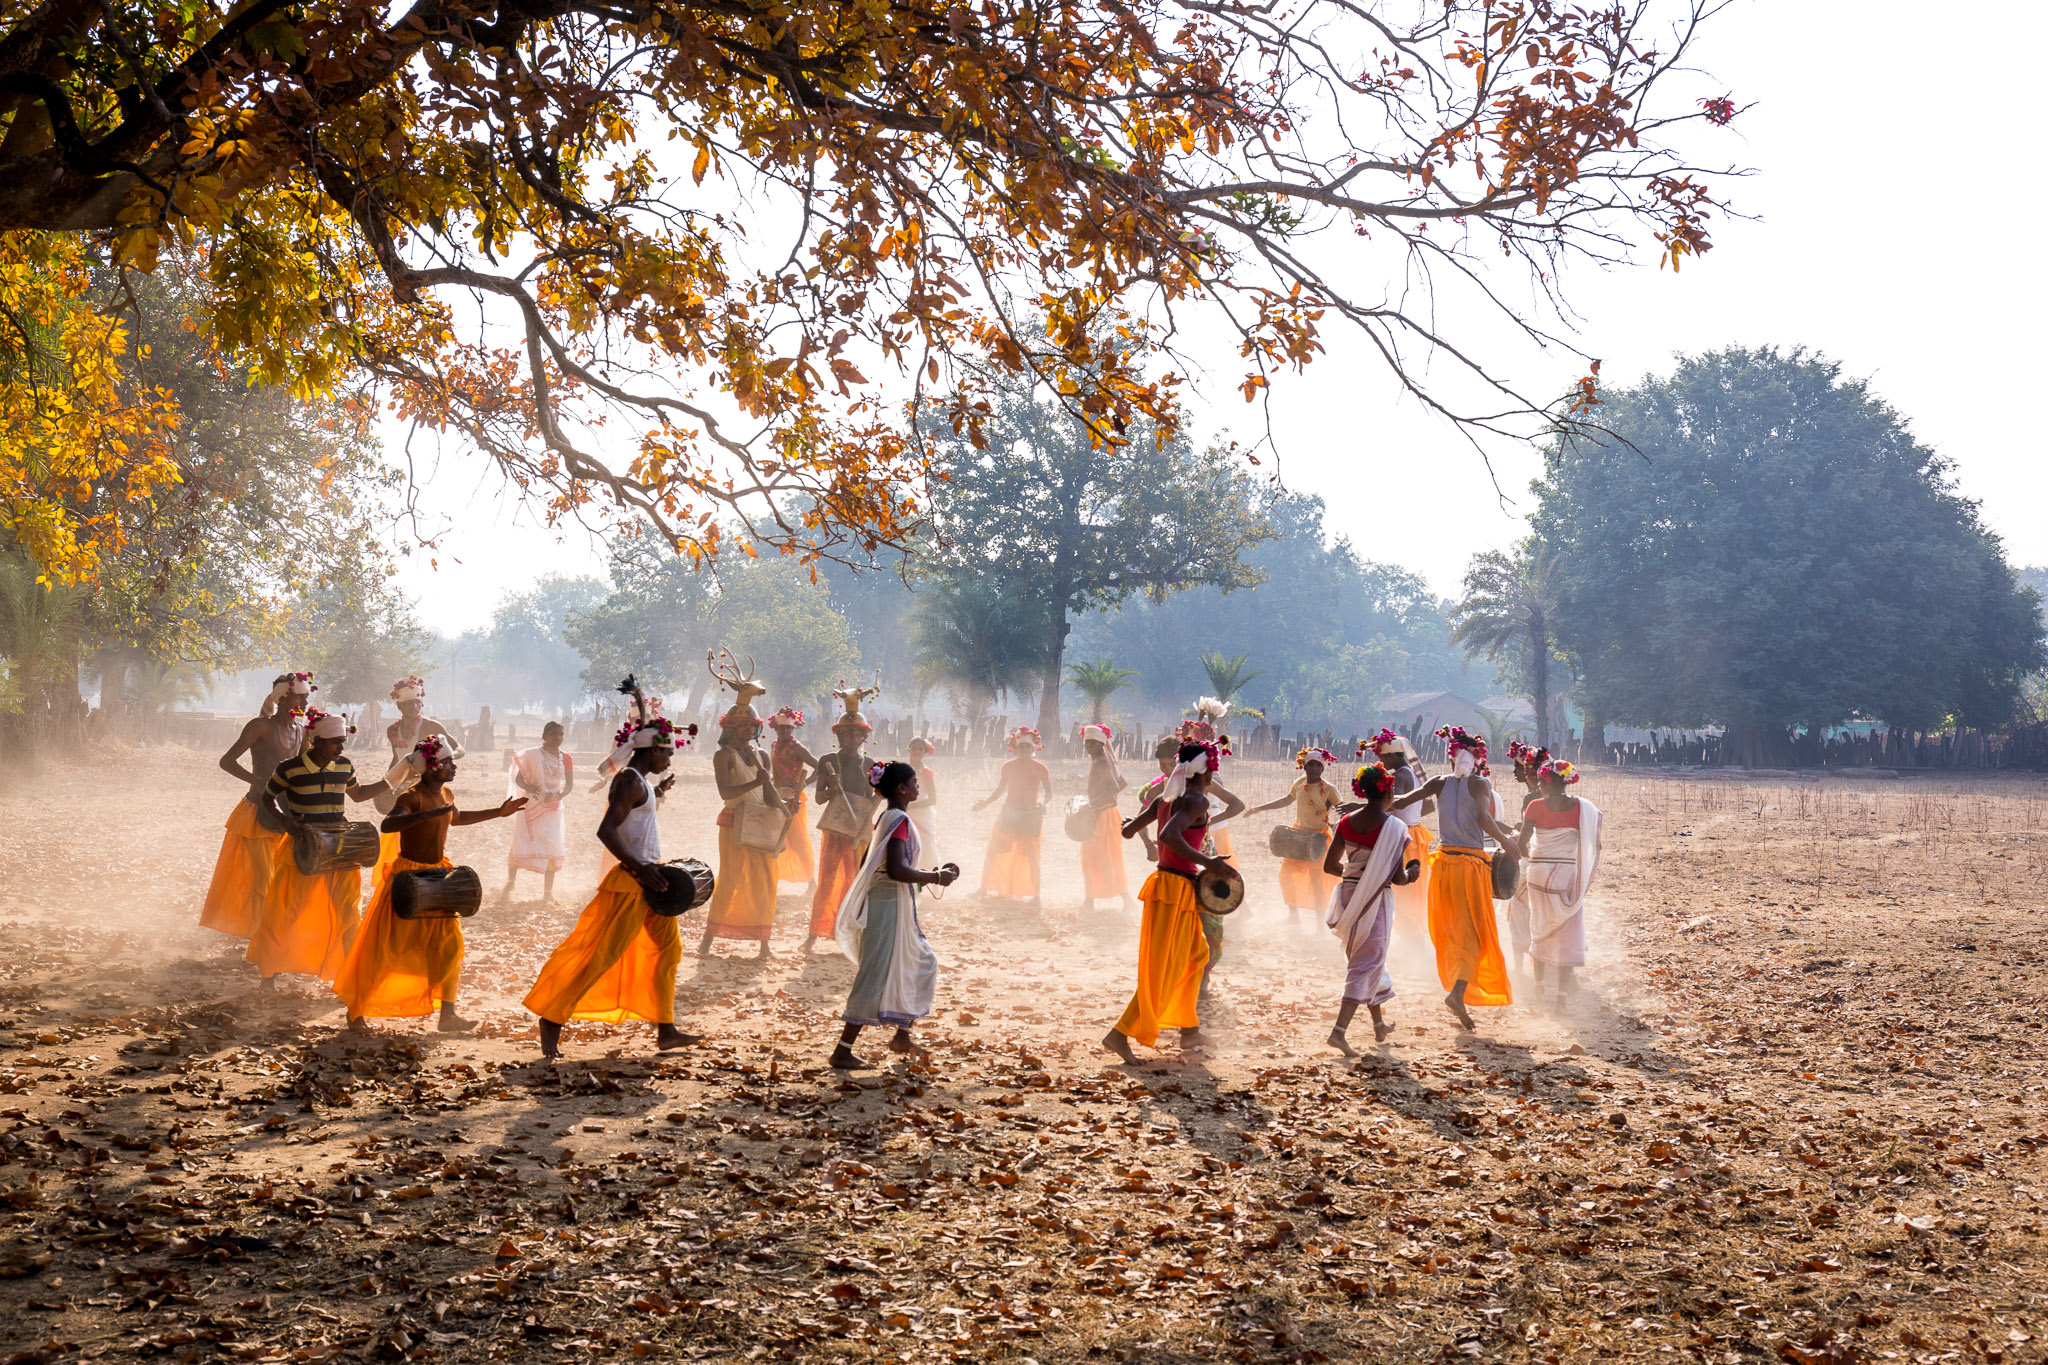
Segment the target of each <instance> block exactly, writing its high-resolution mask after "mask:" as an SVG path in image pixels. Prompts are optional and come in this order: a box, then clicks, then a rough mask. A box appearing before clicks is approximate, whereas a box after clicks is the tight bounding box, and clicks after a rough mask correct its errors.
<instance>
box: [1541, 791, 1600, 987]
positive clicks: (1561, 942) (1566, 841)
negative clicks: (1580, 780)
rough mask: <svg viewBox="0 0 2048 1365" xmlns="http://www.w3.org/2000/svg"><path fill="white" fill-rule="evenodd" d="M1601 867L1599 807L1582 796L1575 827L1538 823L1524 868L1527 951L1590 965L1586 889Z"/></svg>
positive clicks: (1555, 961)
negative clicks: (1526, 894)
mask: <svg viewBox="0 0 2048 1365" xmlns="http://www.w3.org/2000/svg"><path fill="white" fill-rule="evenodd" d="M1599 869H1600V808H1599V807H1598V806H1595V805H1594V804H1593V803H1592V802H1591V801H1588V800H1587V799H1586V798H1585V797H1583V796H1582V797H1580V798H1579V823H1578V827H1577V828H1572V827H1569V826H1567V827H1565V828H1563V829H1545V828H1544V827H1543V826H1541V825H1538V826H1536V829H1535V837H1534V838H1533V839H1532V840H1531V842H1530V845H1529V865H1528V870H1527V874H1526V882H1527V887H1528V902H1529V939H1530V943H1529V952H1530V955H1531V956H1532V957H1534V958H1535V959H1536V960H1537V961H1538V962H1544V963H1548V964H1550V965H1551V966H1556V967H1583V966H1585V965H1586V895H1587V893H1588V892H1590V891H1591V890H1592V889H1593V877H1594V874H1595V873H1597V872H1598V871H1599Z"/></svg>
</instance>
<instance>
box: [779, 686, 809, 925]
mask: <svg viewBox="0 0 2048 1365" xmlns="http://www.w3.org/2000/svg"><path fill="white" fill-rule="evenodd" d="M803 723H804V713H803V712H801V711H799V710H797V709H796V708H795V707H793V706H785V707H783V708H782V709H781V710H779V711H777V712H776V713H775V714H774V715H772V716H770V717H769V718H768V728H769V729H771V730H773V731H774V732H775V743H774V744H773V745H771V746H770V747H769V750H768V761H769V766H770V768H771V770H772V771H773V772H774V774H775V792H776V795H778V796H780V797H781V798H782V805H783V808H784V809H785V810H787V811H788V812H789V832H788V834H787V835H785V836H784V838H783V841H782V854H781V856H780V857H779V858H777V859H776V862H775V880H776V881H778V882H794V883H796V884H798V885H800V886H802V887H803V888H804V889H805V890H806V891H808V890H810V889H811V883H812V882H814V881H816V880H817V879H818V853H817V850H816V849H814V848H812V847H811V822H810V818H809V815H810V804H811V803H810V798H809V797H808V795H807V794H806V793H805V791H804V788H805V787H806V786H807V785H808V784H809V780H810V776H811V774H812V773H813V772H815V771H816V770H817V767H818V759H817V756H816V755H815V754H813V753H812V752H811V751H810V750H809V749H808V748H806V747H805V746H804V743H803V741H802V740H800V739H798V738H797V737H796V732H797V730H798V729H799V728H801V727H802V725H803Z"/></svg>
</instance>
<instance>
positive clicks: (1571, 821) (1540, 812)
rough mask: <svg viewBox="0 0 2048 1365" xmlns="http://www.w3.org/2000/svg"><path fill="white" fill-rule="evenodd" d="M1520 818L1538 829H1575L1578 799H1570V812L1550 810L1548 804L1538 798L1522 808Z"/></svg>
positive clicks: (1577, 817) (1577, 821)
mask: <svg viewBox="0 0 2048 1365" xmlns="http://www.w3.org/2000/svg"><path fill="white" fill-rule="evenodd" d="M1522 818H1523V819H1524V820H1527V821H1528V822H1529V823H1530V824H1532V825H1534V826H1536V828H1538V829H1577V828H1578V827H1579V798H1578V797H1576V796H1574V797H1573V798H1572V804H1571V809H1570V810H1552V809H1551V808H1550V804H1549V803H1548V802H1546V801H1545V800H1544V799H1543V798H1542V797H1540V796H1539V797H1537V798H1536V799H1535V800H1534V801H1531V802H1530V803H1529V804H1528V805H1526V806H1524V807H1522Z"/></svg>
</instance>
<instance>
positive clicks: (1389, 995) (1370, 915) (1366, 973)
mask: <svg viewBox="0 0 2048 1365" xmlns="http://www.w3.org/2000/svg"><path fill="white" fill-rule="evenodd" d="M1331 837H1332V838H1338V839H1341V838H1342V837H1343V835H1342V834H1332V835H1331ZM1407 852H1408V825H1407V822H1406V821H1404V820H1402V819H1401V817H1400V816H1398V815H1389V816H1388V817H1387V819H1386V823H1385V824H1383V825H1381V826H1380V832H1379V837H1378V838H1377V839H1375V840H1374V841H1373V846H1372V852H1371V854H1370V855H1368V856H1367V858H1366V860H1365V866H1364V867H1362V868H1360V869H1359V872H1358V877H1357V879H1356V880H1355V881H1346V882H1340V883H1338V885H1337V887H1336V889H1335V890H1333V891H1331V892H1330V912H1329V914H1328V916H1327V917H1326V918H1325V919H1324V921H1323V922H1324V924H1326V925H1327V926H1329V929H1330V932H1331V933H1333V934H1335V935H1336V936H1337V941H1338V942H1340V943H1342V944H1343V945H1344V957H1345V960H1346V961H1348V962H1349V963H1350V964H1351V970H1350V975H1349V976H1348V977H1347V978H1346V981H1345V989H1344V998H1345V999H1346V1000H1357V1001H1359V1002H1360V1003H1361V1004H1367V1005H1383V1004H1385V1003H1386V1002H1387V1001H1389V1000H1391V999H1393V998H1394V977H1393V974H1392V973H1391V972H1389V971H1388V970H1387V943H1388V941H1389V937H1390V931H1391V930H1392V927H1393V914H1394V895H1393V888H1392V886H1391V885H1390V884H1389V883H1390V882H1391V881H1392V879H1393V876H1394V874H1395V873H1396V872H1397V871H1399V870H1400V868H1401V859H1402V858H1403V857H1405V856H1406V855H1407ZM1347 892H1348V894H1347Z"/></svg>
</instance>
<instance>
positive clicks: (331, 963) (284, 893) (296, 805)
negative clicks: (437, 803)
mask: <svg viewBox="0 0 2048 1365" xmlns="http://www.w3.org/2000/svg"><path fill="white" fill-rule="evenodd" d="M348 736H349V723H348V720H347V718H345V717H343V716H338V715H328V714H327V713H326V712H324V711H308V712H307V713H306V741H307V742H306V748H305V751H304V752H303V753H299V754H295V755H294V756H292V757H291V758H288V759H286V760H285V761H284V762H282V763H280V764H278V765H277V767H276V769H275V770H274V771H273V772H272V773H271V775H270V781H269V782H268V783H266V784H265V785H264V788H263V797H262V800H263V809H264V811H265V813H266V814H268V815H269V816H271V817H272V818H274V819H275V820H276V821H277V822H278V823H279V824H280V825H281V826H282V827H283V828H284V829H285V830H287V831H288V832H296V831H297V830H298V829H299V828H300V827H302V826H306V825H338V824H341V823H342V822H343V821H345V820H346V819H347V818H348V817H347V813H346V810H345V803H346V802H349V801H368V800H370V799H371V798H373V797H376V796H380V795H382V794H383V793H385V792H387V791H389V790H390V787H389V786H388V785H387V784H386V783H384V782H383V781H381V780H380V781H377V782H372V783H370V784H368V785H367V786H365V785H362V784H359V783H358V782H357V781H356V765H355V764H353V763H351V762H349V760H348V759H347V757H345V756H344V755H343V754H342V752H341V750H342V746H343V745H345V744H346V743H348ZM274 863H275V866H274V867H273V869H272V871H271V877H270V895H269V898H268V900H267V901H266V903H265V905H264V907H263V919H262V922H261V923H259V924H258V925H257V926H256V932H255V934H254V935H253V936H252V937H251V938H250V940H249V960H250V961H251V962H253V963H255V964H256V967H257V970H258V971H260V972H262V973H263V984H264V985H265V986H268V985H270V983H271V980H272V979H273V978H274V977H276V976H277V975H278V974H279V973H281V972H303V973H306V974H308V975H312V976H317V977H319V978H320V979H321V980H322V981H332V980H334V974H335V973H336V972H338V971H340V970H341V964H342V961H343V960H344V959H345V958H346V957H347V956H348V950H349V948H350V946H351V945H352V944H354V942H355V937H356V916H357V912H358V911H359V909H360V908H361V903H362V897H363V870H362V869H361V868H360V867H338V868H335V869H334V870H333V871H331V872H315V873H312V874H311V875H308V874H306V873H304V872H301V871H299V864H298V861H297V860H296V859H294V858H293V857H292V856H291V854H290V853H289V851H281V852H280V853H279V855H278V856H277V857H276V858H275V859H274Z"/></svg>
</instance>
